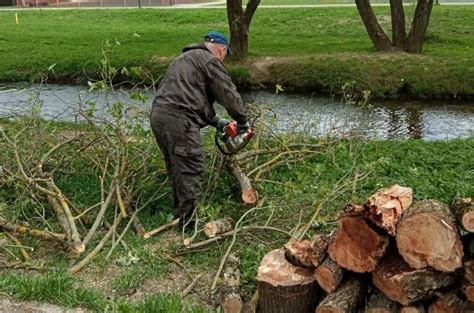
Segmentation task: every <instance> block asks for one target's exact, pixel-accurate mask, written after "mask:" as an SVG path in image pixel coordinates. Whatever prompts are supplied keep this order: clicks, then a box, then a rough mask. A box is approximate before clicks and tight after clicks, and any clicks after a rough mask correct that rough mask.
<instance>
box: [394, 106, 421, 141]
mask: <svg viewBox="0 0 474 313" xmlns="http://www.w3.org/2000/svg"><path fill="white" fill-rule="evenodd" d="M386 110H387V112H388V116H389V119H388V123H389V125H388V128H387V133H388V137H389V138H397V137H399V135H400V132H403V128H404V127H405V126H406V130H407V135H408V137H409V138H413V139H421V138H423V118H422V112H421V110H420V109H419V108H415V107H407V108H398V109H395V108H392V107H387V108H386Z"/></svg>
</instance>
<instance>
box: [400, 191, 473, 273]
mask: <svg viewBox="0 0 474 313" xmlns="http://www.w3.org/2000/svg"><path fill="white" fill-rule="evenodd" d="M396 242H397V247H398V250H399V252H400V254H401V255H402V257H403V259H404V260H405V261H406V262H407V263H408V264H409V265H410V266H411V267H413V268H416V269H420V268H424V267H426V266H432V267H433V268H435V269H437V270H439V271H444V272H452V271H454V270H456V269H457V268H459V267H461V266H462V257H463V255H464V253H463V247H462V244H461V239H460V236H459V232H458V229H457V228H456V226H455V224H454V221H453V216H452V214H451V211H450V210H449V209H448V207H447V206H446V205H444V204H442V203H440V202H437V201H434V200H426V201H421V202H418V203H416V204H415V205H414V206H412V207H410V208H409V209H408V210H407V211H406V212H405V214H404V215H403V217H402V219H401V220H400V222H399V224H398V231H397V236H396Z"/></svg>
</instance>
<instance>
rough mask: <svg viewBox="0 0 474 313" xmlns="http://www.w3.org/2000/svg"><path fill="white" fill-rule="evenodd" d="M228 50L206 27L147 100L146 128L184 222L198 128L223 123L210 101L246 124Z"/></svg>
mask: <svg viewBox="0 0 474 313" xmlns="http://www.w3.org/2000/svg"><path fill="white" fill-rule="evenodd" d="M228 53H229V54H230V53H231V50H230V47H229V44H228V41H227V38H226V37H225V36H224V35H223V34H222V33H219V32H209V33H208V34H207V36H206V37H204V43H203V44H194V45H189V46H187V47H185V48H184V49H183V53H182V54H181V55H180V56H179V57H177V58H176V59H175V60H174V61H173V62H172V63H171V65H170V66H169V68H168V70H167V72H166V74H165V76H164V77H163V79H162V81H161V83H160V86H159V88H158V91H157V95H156V98H155V99H154V101H153V107H152V111H151V115H150V122H151V128H152V130H153V134H154V135H155V138H156V141H157V143H158V146H159V147H160V150H161V152H162V153H163V158H164V160H165V163H166V170H167V172H168V177H169V179H170V180H171V184H172V188H173V198H174V215H175V218H178V217H179V218H180V226H181V227H182V226H184V225H185V224H186V223H187V222H188V220H189V219H190V218H191V217H192V215H193V213H194V210H195V209H196V205H197V202H198V200H199V198H200V196H201V193H202V184H203V180H204V151H203V148H202V141H201V136H200V129H201V128H203V127H205V126H207V125H212V126H214V127H219V128H221V127H223V126H225V125H226V124H227V123H228V121H227V120H225V119H219V118H217V117H216V112H215V110H214V107H213V103H214V101H217V102H219V103H220V104H221V105H222V106H223V107H224V108H225V109H226V110H227V112H228V113H229V115H230V116H231V117H232V118H233V119H234V120H236V121H237V123H238V124H237V128H238V131H239V132H241V133H243V132H246V131H247V130H248V128H249V124H248V122H247V118H246V116H245V112H244V106H243V103H242V99H241V97H240V95H239V93H238V92H237V90H236V88H235V85H234V84H233V83H232V80H231V78H230V76H229V74H228V73H227V71H226V70H225V68H224V65H223V60H224V58H225V56H226V55H227V54H228Z"/></svg>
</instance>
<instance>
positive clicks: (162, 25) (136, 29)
mask: <svg viewBox="0 0 474 313" xmlns="http://www.w3.org/2000/svg"><path fill="white" fill-rule="evenodd" d="M374 10H375V12H376V14H377V15H378V17H379V20H380V21H381V24H382V26H383V27H384V28H385V29H387V30H388V29H389V28H390V14H389V8H388V7H376V8H374ZM413 11H414V7H413V6H411V7H407V8H406V13H407V17H409V18H411V16H412V14H413ZM18 14H19V18H20V24H19V25H18V26H15V23H14V12H12V11H9V12H6V11H3V12H2V11H0V28H1V29H2V33H1V34H0V53H1V54H2V62H1V63H0V80H9V81H21V80H31V79H36V80H38V79H39V77H40V76H41V74H45V75H48V76H49V77H50V79H53V80H54V79H55V80H71V79H77V78H79V79H81V78H82V79H84V77H85V73H87V75H92V76H94V75H96V70H97V67H98V61H99V60H100V58H101V49H102V47H103V46H104V45H105V42H106V41H107V40H108V41H109V43H110V44H111V45H112V47H113V52H112V54H111V55H110V59H111V62H112V63H113V64H114V65H115V66H118V67H122V66H128V67H130V66H143V68H145V69H148V70H150V71H151V73H153V75H154V76H155V77H159V76H160V75H161V74H162V73H163V71H164V69H165V68H166V65H167V64H168V62H169V59H161V58H162V57H165V58H169V57H173V56H176V55H178V54H179V53H180V50H181V48H182V47H183V46H185V45H186V44H189V43H192V42H199V41H200V40H201V38H202V36H203V34H204V33H205V32H206V31H208V30H210V29H216V30H220V31H224V32H227V29H228V28H227V27H228V26H227V19H226V12H225V10H224V9H212V10H146V9H144V10H135V9H131V10H120V9H113V10H61V11H54V10H47V11H21V12H19V13H18ZM473 17H474V7H473V6H464V7H455V6H449V7H448V6H445V7H444V6H435V7H434V8H433V14H432V17H431V20H430V26H429V29H428V35H427V41H426V44H425V46H424V53H423V55H422V56H411V55H406V54H401V55H399V56H395V55H386V54H379V53H375V52H374V48H373V46H372V44H371V42H370V40H369V38H368V36H367V33H366V31H365V28H364V27H363V24H362V22H361V20H360V17H359V15H358V13H357V10H356V9H355V8H318V9H264V8H262V9H259V10H257V12H256V14H255V17H254V21H253V22H252V25H251V29H250V43H249V47H250V56H251V57H267V56H273V57H277V58H279V60H280V62H277V63H276V65H275V66H273V67H272V68H271V73H270V74H268V75H267V76H266V77H265V78H264V82H265V83H267V84H269V85H271V84H274V83H279V82H280V83H283V84H285V85H288V86H294V87H305V88H313V89H314V88H322V89H325V90H335V89H338V88H340V87H341V82H346V81H352V80H355V81H357V84H358V87H360V89H364V88H366V87H367V88H369V89H370V90H372V91H374V92H375V94H377V95H381V96H383V95H385V94H387V95H390V94H396V93H397V92H400V90H401V89H403V88H404V86H405V85H407V84H408V87H409V91H410V92H411V93H412V94H414V95H417V94H418V95H420V94H421V95H423V94H425V95H430V94H432V95H440V96H442V95H451V96H453V95H456V94H457V95H465V94H467V95H472V94H474V91H473V88H474V87H473V86H474V81H473V77H474V73H473V71H474V57H473V55H474V54H473V53H472V50H473V49H474V31H473V30H472V23H471V21H472V19H473ZM408 25H409V24H408ZM52 65H54V67H53V71H54V72H53V71H49V70H48V68H49V67H50V66H52ZM231 68H232V73H233V74H234V78H235V79H236V80H238V81H239V82H240V84H241V85H245V84H252V80H251V78H250V73H251V72H252V70H253V66H252V65H245V64H241V65H239V64H237V65H234V66H232V67H231ZM304 69H306V71H304ZM308 71H309V72H310V73H309V74H308V73H305V72H308ZM302 72H303V73H302ZM275 77H276V78H275ZM401 79H404V80H403V81H401ZM405 89H406V87H405Z"/></svg>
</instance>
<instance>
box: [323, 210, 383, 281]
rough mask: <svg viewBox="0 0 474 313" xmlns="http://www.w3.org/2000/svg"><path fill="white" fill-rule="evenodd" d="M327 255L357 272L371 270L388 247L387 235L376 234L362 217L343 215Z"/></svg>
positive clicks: (344, 266)
mask: <svg viewBox="0 0 474 313" xmlns="http://www.w3.org/2000/svg"><path fill="white" fill-rule="evenodd" d="M338 223H339V227H338V229H337V231H336V234H335V237H334V240H333V241H332V242H331V244H330V245H329V251H328V252H329V255H330V256H331V258H332V259H333V260H334V261H335V262H336V263H337V264H338V265H339V266H340V267H343V268H345V269H348V270H350V271H353V272H357V273H365V272H371V271H373V270H374V269H375V267H376V266H377V263H378V262H379V260H380V258H381V257H382V256H383V255H384V254H385V251H386V249H387V247H388V243H389V241H388V236H384V235H380V234H378V233H377V232H376V231H375V230H374V229H373V228H372V227H370V226H369V225H368V224H367V223H366V222H365V221H364V220H363V219H361V218H357V217H343V218H341V219H339V221H338Z"/></svg>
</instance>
